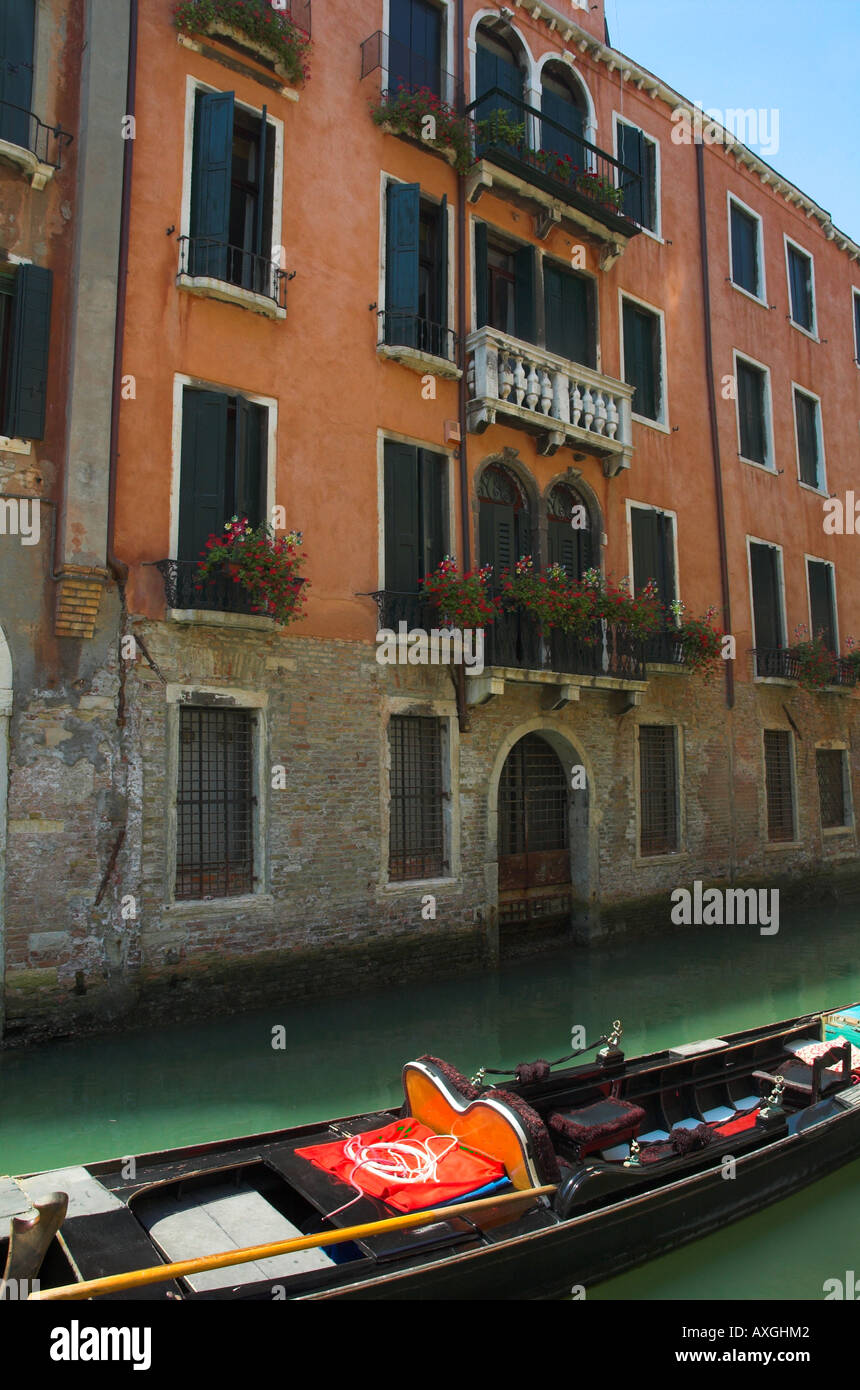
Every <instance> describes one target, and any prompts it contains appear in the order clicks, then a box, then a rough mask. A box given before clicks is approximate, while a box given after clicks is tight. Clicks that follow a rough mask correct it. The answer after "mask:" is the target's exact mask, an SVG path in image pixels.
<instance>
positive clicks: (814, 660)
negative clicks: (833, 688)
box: [789, 623, 836, 691]
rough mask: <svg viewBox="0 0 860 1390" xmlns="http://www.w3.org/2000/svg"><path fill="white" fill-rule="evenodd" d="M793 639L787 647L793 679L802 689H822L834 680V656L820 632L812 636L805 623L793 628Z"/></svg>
mask: <svg viewBox="0 0 860 1390" xmlns="http://www.w3.org/2000/svg"><path fill="white" fill-rule="evenodd" d="M794 637H795V641H794V643H793V645H792V646H791V647H790V648H789V652H790V654H791V656H792V658H793V665H794V672H795V677H794V678H795V679H796V681H797V683H798V685H799V686H800V687H801V688H802V689H803V690H809V691H816V690H824V688H825V686H828V685H833V684H834V682H835V680H836V657H835V656H834V654H833V652H832V651H831V650H830V648H829V647H828V646H827V644H826V643H825V641H824V637H823V635H822V633H820V632H817V633H816V634H815V636H814V637H812V636H810V632H809V629H808V627H807V626H806V624H805V623H800V624H799V626H798V627H796V628H795V629H794Z"/></svg>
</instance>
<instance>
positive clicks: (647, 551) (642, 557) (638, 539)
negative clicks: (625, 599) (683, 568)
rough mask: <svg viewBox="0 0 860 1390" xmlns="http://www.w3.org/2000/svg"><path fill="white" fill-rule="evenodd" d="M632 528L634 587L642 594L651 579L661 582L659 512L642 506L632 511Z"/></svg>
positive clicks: (636, 591)
mask: <svg viewBox="0 0 860 1390" xmlns="http://www.w3.org/2000/svg"><path fill="white" fill-rule="evenodd" d="M630 528H631V532H632V536H633V588H634V591H635V593H637V594H640V593H641V592H642V590H643V589H644V588H645V585H646V584H647V583H648V581H649V580H651V579H653V580H655V582H656V583H657V584H658V585H659V583H660V571H661V560H660V543H659V538H658V531H657V513H656V512H655V511H650V510H649V511H646V510H645V509H644V508H642V507H633V508H631V511H630Z"/></svg>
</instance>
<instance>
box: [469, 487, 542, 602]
mask: <svg viewBox="0 0 860 1390" xmlns="http://www.w3.org/2000/svg"><path fill="white" fill-rule="evenodd" d="M478 501H479V504H480V512H479V523H478V532H479V534H478V541H479V550H480V556H481V564H482V565H492V566H493V581H492V582H493V584H494V585H498V583H499V581H500V579H501V577H502V574H503V573H504V571H505V570H506V569H513V567H514V565H515V564H516V562H517V560H518V559H519V558H520V556H521V555H524V554H526V553H528V550H529V548H530V540H529V537H530V530H531V528H530V525H529V507H528V499H527V498H526V495H525V492H524V491H523V489H522V487H521V486H520V483H519V482H518V481H517V479H516V478H515V477H514V475H513V474H512V473H511V472H510V470H509V469H507V468H504V467H502V465H501V464H496V463H494V464H491V465H490V467H489V468H485V469H484V472H483V473H482V474H481V479H480V482H479V484H478Z"/></svg>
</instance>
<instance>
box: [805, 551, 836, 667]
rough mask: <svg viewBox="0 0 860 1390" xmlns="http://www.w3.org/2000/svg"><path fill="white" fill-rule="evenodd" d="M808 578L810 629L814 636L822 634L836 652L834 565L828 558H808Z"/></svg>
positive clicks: (827, 644) (832, 650)
mask: <svg viewBox="0 0 860 1390" xmlns="http://www.w3.org/2000/svg"><path fill="white" fill-rule="evenodd" d="M806 578H807V583H808V585H809V631H810V632H811V634H812V636H813V637H818V636H819V635H820V636H821V639H822V641H823V642H824V645H825V647H826V648H827V650H828V651H831V652H834V653H835V652H836V651H837V650H838V647H839V643H838V640H837V635H836V594H835V590H834V584H833V566H832V565H831V564H829V563H828V562H827V561H826V560H809V559H807V561H806Z"/></svg>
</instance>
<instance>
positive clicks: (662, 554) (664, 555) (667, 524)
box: [657, 512, 675, 608]
mask: <svg viewBox="0 0 860 1390" xmlns="http://www.w3.org/2000/svg"><path fill="white" fill-rule="evenodd" d="M657 545H658V548H659V572H658V574H657V592H658V595H659V598H660V602H661V603H662V604H663V607H664V608H668V607H669V604H670V603H671V602H672V600H673V598H674V597H675V523H674V521H673V519H672V517H671V516H667V515H666V513H665V512H658V513H657Z"/></svg>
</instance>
